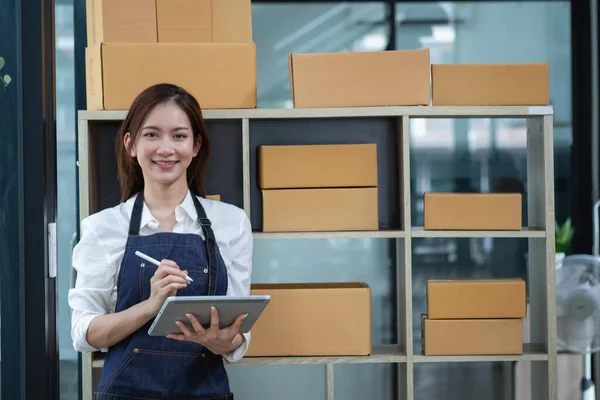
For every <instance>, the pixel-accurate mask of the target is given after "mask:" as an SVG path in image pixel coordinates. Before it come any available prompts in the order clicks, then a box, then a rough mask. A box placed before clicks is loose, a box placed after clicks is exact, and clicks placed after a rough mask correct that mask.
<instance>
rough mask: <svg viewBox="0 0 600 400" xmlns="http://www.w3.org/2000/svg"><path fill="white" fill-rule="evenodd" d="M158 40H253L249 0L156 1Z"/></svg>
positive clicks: (246, 41)
mask: <svg viewBox="0 0 600 400" xmlns="http://www.w3.org/2000/svg"><path fill="white" fill-rule="evenodd" d="M156 2H157V3H156V6H157V23H158V41H159V42H218V43H224V42H239V43H244V42H245V43H250V42H252V6H251V4H250V0H156Z"/></svg>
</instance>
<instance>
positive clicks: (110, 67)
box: [86, 43, 256, 110]
mask: <svg viewBox="0 0 600 400" xmlns="http://www.w3.org/2000/svg"><path fill="white" fill-rule="evenodd" d="M86 58H87V65H86V78H87V105H88V109H92V110H102V109H106V110H126V109H128V108H129V106H130V105H131V103H132V101H133V100H134V98H135V97H136V96H137V95H138V94H139V93H140V92H141V91H142V90H144V89H146V88H147V87H148V86H151V85H154V84H157V83H162V82H169V83H173V84H176V85H179V86H182V87H183V88H185V89H186V90H187V91H189V92H190V93H191V94H192V95H193V96H195V97H196V99H197V100H198V101H199V102H200V106H201V107H202V108H254V107H256V47H255V45H254V43H155V44H130V43H114V44H102V45H96V46H92V47H88V48H87V49H86ZM206 60H210V62H206Z"/></svg>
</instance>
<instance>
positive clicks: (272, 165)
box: [258, 143, 377, 189]
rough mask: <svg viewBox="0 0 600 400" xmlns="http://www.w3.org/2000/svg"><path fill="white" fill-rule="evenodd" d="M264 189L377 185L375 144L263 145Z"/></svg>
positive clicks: (260, 151) (260, 158)
mask: <svg viewBox="0 0 600 400" xmlns="http://www.w3.org/2000/svg"><path fill="white" fill-rule="evenodd" d="M258 165H259V168H258V169H259V171H258V172H259V185H260V187H261V188H262V189H281V188H324V187H330V188H334V187H373V186H377V145H376V144H374V143H373V144H332V145H296V146H260V147H259V148H258Z"/></svg>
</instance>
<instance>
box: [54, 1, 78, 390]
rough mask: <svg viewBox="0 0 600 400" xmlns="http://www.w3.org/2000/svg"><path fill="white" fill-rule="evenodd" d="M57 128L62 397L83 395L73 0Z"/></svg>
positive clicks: (60, 29)
mask: <svg viewBox="0 0 600 400" xmlns="http://www.w3.org/2000/svg"><path fill="white" fill-rule="evenodd" d="M55 29H56V32H55V43H56V132H57V152H58V154H57V157H56V160H57V180H58V216H57V228H58V265H59V270H58V307H57V308H58V311H57V313H58V315H57V324H58V327H59V331H58V341H59V351H60V353H59V355H60V398H61V399H63V400H77V399H78V398H79V382H78V378H77V377H78V373H77V372H78V359H77V353H76V352H75V350H74V349H73V345H72V341H71V329H70V328H71V317H70V316H71V312H70V308H69V305H68V303H67V294H68V291H69V287H70V285H71V261H70V256H71V241H72V240H73V235H74V234H75V232H76V230H77V228H76V227H77V225H76V224H77V215H76V210H77V207H76V199H77V186H76V169H75V168H76V164H75V118H76V117H75V115H76V113H75V66H74V37H73V35H74V24H73V3H72V1H67V2H65V1H62V2H60V3H59V4H56V8H55Z"/></svg>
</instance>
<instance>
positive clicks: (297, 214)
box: [262, 188, 379, 232]
mask: <svg viewBox="0 0 600 400" xmlns="http://www.w3.org/2000/svg"><path fill="white" fill-rule="evenodd" d="M262 194H263V232H318V231H375V230H378V229H379V212H378V203H377V188H343V189H271V190H263V191H262Z"/></svg>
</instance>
